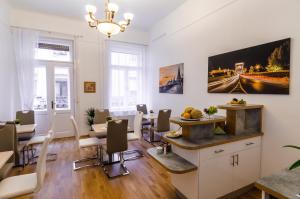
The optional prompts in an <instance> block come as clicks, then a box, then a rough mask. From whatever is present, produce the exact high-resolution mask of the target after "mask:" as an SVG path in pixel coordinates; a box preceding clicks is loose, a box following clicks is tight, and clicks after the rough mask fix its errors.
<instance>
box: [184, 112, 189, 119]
mask: <svg viewBox="0 0 300 199" xmlns="http://www.w3.org/2000/svg"><path fill="white" fill-rule="evenodd" d="M183 117H184V118H185V119H191V114H190V113H184V114H183Z"/></svg>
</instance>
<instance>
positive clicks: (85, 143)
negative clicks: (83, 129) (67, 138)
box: [79, 137, 101, 148]
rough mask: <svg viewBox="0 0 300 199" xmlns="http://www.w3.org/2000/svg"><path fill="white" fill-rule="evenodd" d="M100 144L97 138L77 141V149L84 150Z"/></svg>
mask: <svg viewBox="0 0 300 199" xmlns="http://www.w3.org/2000/svg"><path fill="white" fill-rule="evenodd" d="M100 144H101V142H100V140H99V139H98V138H95V137H93V138H84V139H80V140H79V147H81V148H84V147H90V146H97V145H100Z"/></svg>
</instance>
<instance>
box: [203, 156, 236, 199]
mask: <svg viewBox="0 0 300 199" xmlns="http://www.w3.org/2000/svg"><path fill="white" fill-rule="evenodd" d="M232 161H233V155H232V154H227V155H224V156H218V157H215V158H212V159H208V160H205V161H203V162H200V175H199V196H200V197H199V199H215V198H218V197H220V196H223V195H225V194H227V193H230V192H231V191H232V186H233V184H232V180H233V179H232V176H233V166H232Z"/></svg>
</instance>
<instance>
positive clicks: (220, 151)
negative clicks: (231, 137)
mask: <svg viewBox="0 0 300 199" xmlns="http://www.w3.org/2000/svg"><path fill="white" fill-rule="evenodd" d="M222 152H224V150H223V149H219V150H215V153H222Z"/></svg>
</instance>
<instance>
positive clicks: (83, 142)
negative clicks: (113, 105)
mask: <svg viewBox="0 0 300 199" xmlns="http://www.w3.org/2000/svg"><path fill="white" fill-rule="evenodd" d="M70 119H71V121H72V124H73V127H74V131H75V138H76V141H77V145H78V147H79V149H82V148H88V147H96V150H97V154H96V157H90V158H84V159H80V160H76V161H74V162H73V170H78V169H82V168H85V167H92V166H100V165H101V163H100V154H99V152H100V146H101V141H100V139H98V138H95V137H91V138H83V139H80V134H79V130H78V126H77V123H76V121H75V119H74V117H73V116H71V117H70ZM91 160H97V163H93V164H85V165H83V166H80V167H76V163H81V162H86V161H91Z"/></svg>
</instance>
